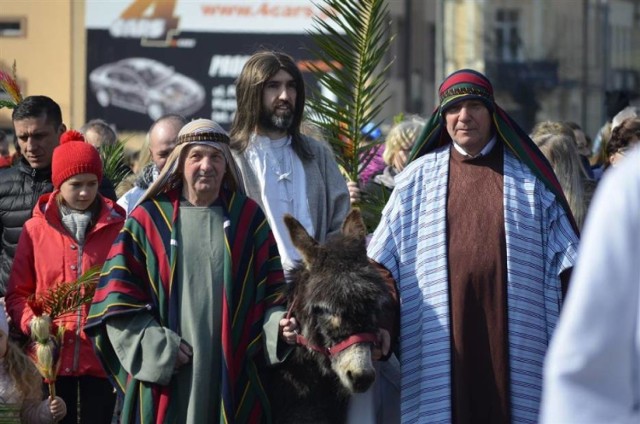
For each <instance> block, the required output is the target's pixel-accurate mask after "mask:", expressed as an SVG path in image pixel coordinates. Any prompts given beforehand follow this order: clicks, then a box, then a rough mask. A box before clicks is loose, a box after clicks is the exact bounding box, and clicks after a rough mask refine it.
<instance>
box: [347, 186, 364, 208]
mask: <svg viewBox="0 0 640 424" xmlns="http://www.w3.org/2000/svg"><path fill="white" fill-rule="evenodd" d="M347 189H349V200H351V204H352V205H353V204H354V203H358V202H359V201H360V200H361V199H362V193H361V191H360V187H358V183H357V182H355V181H349V182H347Z"/></svg>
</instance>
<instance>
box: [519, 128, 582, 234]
mask: <svg viewBox="0 0 640 424" xmlns="http://www.w3.org/2000/svg"><path fill="white" fill-rule="evenodd" d="M531 139H532V140H533V141H534V143H536V145H537V146H538V148H539V149H540V151H541V152H542V154H543V155H544V156H545V157H546V158H547V160H548V161H549V163H550V164H551V167H552V168H553V172H555V174H556V176H557V178H558V182H559V183H560V186H561V187H562V191H563V192H564V195H565V197H566V198H567V202H569V207H570V208H571V212H572V213H573V217H574V219H575V220H576V224H578V227H579V228H582V225H583V224H584V220H585V218H586V216H587V209H588V208H589V203H590V202H591V195H592V194H593V193H591V190H590V188H589V187H588V186H587V181H588V177H587V174H586V171H585V170H584V168H583V166H582V162H581V160H580V153H579V152H578V143H577V142H576V138H575V134H574V133H573V130H572V129H571V127H569V126H568V125H566V124H564V123H562V122H557V121H544V122H540V123H538V124H536V126H535V127H534V128H533V132H532V134H531Z"/></svg>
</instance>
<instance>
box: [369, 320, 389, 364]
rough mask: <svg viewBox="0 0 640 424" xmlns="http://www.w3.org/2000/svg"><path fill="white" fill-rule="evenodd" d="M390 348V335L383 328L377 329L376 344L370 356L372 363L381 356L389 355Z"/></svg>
mask: <svg viewBox="0 0 640 424" xmlns="http://www.w3.org/2000/svg"><path fill="white" fill-rule="evenodd" d="M390 348H391V335H389V332H388V331H387V330H385V329H384V328H379V329H378V344H377V345H376V346H374V348H373V350H372V351H371V355H372V357H373V360H374V361H379V360H380V358H382V357H383V356H387V355H388V354H389V349H390Z"/></svg>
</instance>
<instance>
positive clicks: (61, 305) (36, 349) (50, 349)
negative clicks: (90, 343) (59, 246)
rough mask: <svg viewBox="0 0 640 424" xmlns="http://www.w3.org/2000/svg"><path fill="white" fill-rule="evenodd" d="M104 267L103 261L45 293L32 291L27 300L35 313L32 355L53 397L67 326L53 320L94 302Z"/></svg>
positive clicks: (32, 324)
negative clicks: (75, 278) (34, 293)
mask: <svg viewBox="0 0 640 424" xmlns="http://www.w3.org/2000/svg"><path fill="white" fill-rule="evenodd" d="M101 269H102V266H101V265H96V266H93V267H92V268H90V269H89V270H87V271H86V272H85V273H84V274H82V275H81V276H80V277H79V278H78V279H77V280H75V281H72V282H63V283H60V284H57V285H55V286H54V287H52V288H49V289H48V290H47V291H45V292H44V293H41V294H38V295H32V296H31V297H30V298H29V300H28V302H27V303H28V305H29V307H31V309H32V310H33V313H34V315H35V316H34V317H33V318H32V319H31V322H30V327H31V339H32V340H33V343H32V344H31V349H32V359H33V361H34V363H35V365H36V368H37V369H38V371H39V372H40V374H41V375H42V377H43V378H44V381H45V382H46V383H47V384H48V385H49V393H50V394H51V396H52V397H55V381H56V377H57V375H58V368H59V366H60V349H61V347H62V336H63V334H64V326H60V327H57V326H56V325H55V324H54V322H53V321H54V320H55V319H56V318H58V317H61V316H63V315H66V314H69V313H71V312H75V311H76V310H77V309H78V308H79V307H81V306H83V305H86V304H88V303H90V302H91V300H92V299H93V294H94V293H95V291H96V286H97V284H98V280H99V278H100V270H101Z"/></svg>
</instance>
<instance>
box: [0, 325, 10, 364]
mask: <svg viewBox="0 0 640 424" xmlns="http://www.w3.org/2000/svg"><path fill="white" fill-rule="evenodd" d="M8 341H9V340H8V338H7V335H6V334H5V333H4V331H0V358H4V356H5V355H6V354H7V343H8Z"/></svg>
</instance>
